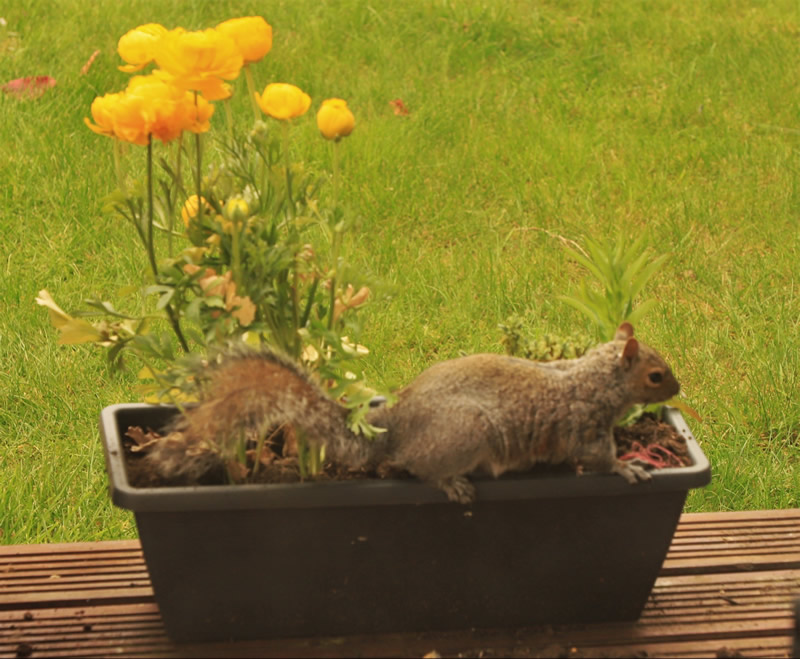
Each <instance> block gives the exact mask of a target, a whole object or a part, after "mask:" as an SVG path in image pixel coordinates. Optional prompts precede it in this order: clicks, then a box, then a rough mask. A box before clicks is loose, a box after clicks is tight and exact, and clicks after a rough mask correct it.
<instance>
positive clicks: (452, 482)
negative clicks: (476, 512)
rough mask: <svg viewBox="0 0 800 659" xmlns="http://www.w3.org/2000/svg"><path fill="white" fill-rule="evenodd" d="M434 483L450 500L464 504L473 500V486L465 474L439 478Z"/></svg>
mask: <svg viewBox="0 0 800 659" xmlns="http://www.w3.org/2000/svg"><path fill="white" fill-rule="evenodd" d="M435 485H436V487H438V488H439V489H440V490H442V491H443V492H444V493H445V494H446V495H447V498H448V499H449V500H450V501H455V502H456V503H465V504H466V503H472V502H473V501H475V486H474V485H473V484H472V483H470V482H469V480H468V479H467V477H466V476H451V477H449V478H441V479H439V480H438V481H436V483H435Z"/></svg>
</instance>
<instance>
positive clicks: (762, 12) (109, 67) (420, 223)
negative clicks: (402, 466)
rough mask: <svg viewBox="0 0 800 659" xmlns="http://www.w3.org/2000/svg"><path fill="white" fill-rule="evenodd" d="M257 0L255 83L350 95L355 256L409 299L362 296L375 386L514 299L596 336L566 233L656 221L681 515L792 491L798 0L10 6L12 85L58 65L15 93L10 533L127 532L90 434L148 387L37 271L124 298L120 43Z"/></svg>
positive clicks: (796, 372) (8, 71)
mask: <svg viewBox="0 0 800 659" xmlns="http://www.w3.org/2000/svg"><path fill="white" fill-rule="evenodd" d="M265 7H268V9H265ZM263 11H269V14H265V18H266V19H267V20H268V21H269V22H270V23H271V24H272V25H273V27H274V30H275V38H274V47H273V51H272V53H271V54H270V55H268V57H267V59H266V60H265V61H264V62H263V63H262V64H260V65H259V66H258V68H257V69H256V72H255V74H256V78H257V81H258V82H259V84H260V85H261V86H263V85H264V84H266V82H269V81H286V82H293V83H295V84H297V85H299V86H300V87H302V88H303V89H304V90H305V91H307V92H308V93H309V94H310V95H311V96H312V98H313V99H314V105H313V107H312V112H313V111H315V110H316V108H317V107H318V104H319V102H320V101H321V100H322V99H323V98H327V97H330V96H340V97H342V98H345V99H347V100H348V103H349V105H350V106H351V108H352V109H353V110H354V112H355V114H356V118H357V122H358V123H357V128H356V131H355V132H354V134H353V135H352V136H351V137H350V138H348V139H347V141H346V144H345V146H346V148H345V149H344V151H345V158H344V162H343V173H344V177H345V181H344V185H343V191H342V197H343V198H344V199H345V201H346V203H347V204H348V205H349V207H350V209H351V212H352V214H353V216H354V217H356V218H357V226H358V229H359V230H358V233H357V234H356V236H355V238H354V240H353V241H352V243H351V245H350V249H351V250H352V253H353V261H355V263H357V264H358V265H359V266H360V267H362V268H365V269H368V270H369V271H370V272H373V273H375V274H377V275H378V276H380V277H382V278H383V279H384V280H385V281H386V282H387V283H388V284H390V286H391V288H392V290H393V291H394V298H393V299H392V300H391V301H389V302H385V303H381V304H375V305H373V306H372V307H371V309H370V310H369V312H368V313H367V328H366V332H365V335H364V336H363V340H364V342H366V343H367V344H368V345H369V347H370V348H371V351H372V353H371V355H370V357H369V373H370V376H371V378H372V379H373V380H374V381H375V382H381V383H386V384H389V385H391V386H398V385H400V384H402V383H405V382H407V381H409V380H410V379H411V378H412V377H413V376H414V375H415V374H416V373H418V372H419V371H420V370H422V369H423V368H425V367H426V366H427V365H429V364H431V363H432V362H434V361H437V360H441V359H445V358H449V357H453V356H455V355H457V354H458V353H459V352H460V351H467V352H475V351H481V350H489V351H499V350H500V349H501V348H500V344H499V341H500V332H499V331H498V330H497V324H498V323H499V322H502V321H503V320H504V319H505V318H507V317H508V316H509V315H510V314H511V313H515V312H519V313H523V312H527V313H528V315H529V318H530V320H531V322H532V324H533V325H534V326H535V327H536V328H537V329H540V330H541V331H545V332H555V333H564V334H568V333H570V332H573V331H581V330H585V329H586V328H585V323H584V320H583V318H581V317H580V316H579V315H578V314H577V313H576V312H574V311H573V310H571V309H570V308H569V307H567V306H566V305H565V304H564V303H563V302H560V301H559V300H558V295H559V294H561V293H565V292H570V291H572V290H573V287H574V286H575V284H576V282H577V281H578V279H579V278H580V277H581V276H583V273H582V271H581V270H580V268H579V267H578V266H576V265H575V264H574V263H572V262H570V261H569V260H568V259H567V258H566V257H565V254H564V253H563V251H562V250H561V248H560V246H559V240H558V238H557V236H563V237H564V238H567V239H571V240H577V241H578V242H580V241H581V240H582V239H583V238H584V237H589V236H591V237H594V238H597V239H600V240H603V239H606V238H609V237H613V236H615V235H616V233H617V232H618V231H619V230H620V229H621V230H623V231H624V232H625V233H626V234H627V235H629V236H637V235H639V234H640V233H642V232H645V233H647V234H648V236H649V238H650V240H651V245H652V246H653V248H652V249H653V253H654V254H655V253H656V252H659V253H660V252H669V253H670V254H671V258H670V259H669V261H668V263H667V265H666V267H665V269H664V270H663V271H662V272H661V274H660V275H658V276H657V277H656V278H655V279H654V280H653V282H652V283H651V284H650V285H649V286H648V290H647V295H648V296H654V297H657V298H658V299H659V300H660V302H661V304H660V305H659V307H658V308H657V310H656V311H654V312H652V313H651V315H650V316H648V317H647V318H646V319H645V321H644V323H642V324H641V326H640V327H637V334H639V335H640V336H641V337H642V338H643V339H644V340H646V341H647V342H648V343H650V344H652V345H653V346H655V347H657V348H658V349H659V350H660V351H662V352H663V353H664V355H665V356H667V358H668V360H669V361H670V362H671V364H672V365H673V367H674V370H675V371H676V373H677V375H678V377H679V379H680V380H681V382H682V384H683V389H684V391H685V392H686V394H687V395H688V401H689V403H690V404H691V405H693V406H694V407H695V408H696V409H697V410H698V411H699V412H700V414H701V415H702V416H703V418H704V422H703V423H702V424H699V423H696V422H693V423H692V427H693V430H694V431H695V434H696V436H697V437H698V439H699V441H700V442H701V444H702V446H703V449H704V451H705V452H706V454H707V455H708V456H709V458H710V460H711V462H712V466H713V470H714V480H713V483H712V484H711V485H710V486H709V487H707V488H704V489H702V490H700V491H693V492H692V494H691V495H690V498H689V503H688V509H689V510H694V511H698V510H729V509H735V510H739V509H759V508H782V507H792V506H795V507H796V506H798V505H800V494H799V493H800V475H799V474H800V469H799V468H798V457H799V456H800V406H799V405H798V400H800V391H799V390H798V388H799V387H800V356H799V355H800V329H799V327H798V325H799V323H800V291H798V286H799V285H800V284H798V281H800V239H799V238H798V213H799V212H800V190H798V185H797V182H798V180H800V178H799V177H798V168H800V93H798V88H800V84H799V83H800V80H799V78H800V43H799V42H798V36H799V35H800V8H798V6H797V4H796V3H793V2H788V1H777V2H771V3H765V2H724V3H723V2H700V3H677V4H676V3H671V2H666V1H652V2H622V1H615V2H605V3H597V2H578V1H576V2H569V3H565V2H541V3H529V2H521V1H520V2H506V3H499V2H494V1H492V0H482V1H481V0H462V1H459V2H446V1H441V0H412V1H410V2H405V3H365V2H354V1H346V0H342V1H339V2H318V1H317V0H314V1H312V0H292V1H286V2H275V3H269V5H264V4H263V3H256V2H247V1H242V2H235V1H233V0H227V1H223V2H217V3H205V2H199V1H198V2H179V1H175V2H170V3H164V2H156V1H155V0H140V1H138V2H136V3H132V4H131V6H130V7H129V8H126V10H125V11H124V12H121V11H120V10H119V3H117V2H114V1H112V0H97V1H95V2H91V3H87V2H77V1H75V0H60V1H57V2H44V1H43V0H27V1H26V0H17V1H16V2H15V3H13V4H12V6H10V7H6V8H3V9H2V12H5V13H4V14H3V17H4V18H5V19H6V21H7V22H8V28H7V29H8V30H11V31H13V32H15V33H17V34H18V35H19V38H18V40H15V41H10V40H8V39H7V35H5V36H3V35H2V34H0V82H5V81H7V80H10V79H13V78H17V77H22V76H27V75H44V74H48V75H51V76H53V77H54V78H56V79H57V81H58V85H57V87H55V88H54V89H52V90H50V91H49V92H48V93H47V94H45V95H44V96H43V97H42V98H41V99H38V100H36V101H17V100H14V99H12V98H9V97H6V96H5V95H0V181H2V184H0V218H1V220H0V245H2V259H0V270H1V271H2V277H1V278H0V314H2V321H0V360H1V361H0V363H2V365H3V367H2V369H0V478H1V479H2V480H1V482H2V486H0V543H22V542H56V541H68V540H94V539H101V538H121V537H133V536H134V535H135V527H134V525H133V522H132V518H131V517H130V516H129V514H128V513H126V512H124V511H120V510H117V509H115V508H113V507H112V506H111V504H110V502H109V500H108V497H107V495H106V493H105V487H106V479H105V472H104V466H103V458H102V450H101V448H100V444H99V439H98V432H97V429H96V424H97V416H98V412H99V410H100V409H101V408H102V407H103V406H105V405H108V404H111V403H115V402H122V401H132V400H136V399H137V398H138V395H137V393H136V390H135V385H136V382H135V377H134V376H133V375H131V374H130V373H127V374H122V375H121V376H116V377H113V378H111V377H110V376H109V374H108V373H107V371H106V369H105V366H104V365H103V363H102V360H101V356H100V355H99V354H92V353H91V352H90V351H89V350H87V349H86V348H83V347H59V346H57V345H56V335H55V332H54V330H53V329H52V328H51V327H50V325H49V323H48V320H47V315H46V313H44V311H42V310H41V309H40V308H37V307H36V306H35V304H34V302H33V300H34V297H35V296H36V293H37V291H38V290H40V289H41V288H47V289H48V290H49V291H50V292H51V293H52V294H53V296H54V297H55V298H56V300H57V301H59V303H61V304H62V306H64V307H65V308H66V309H68V310H69V309H73V308H77V307H78V306H79V305H80V301H81V300H82V299H83V298H85V297H90V296H92V297H94V296H96V297H102V298H104V299H114V298H115V295H116V293H115V292H116V291H117V289H118V288H120V287H121V286H122V285H124V284H126V283H128V282H129V281H136V280H137V278H138V277H139V274H138V273H140V272H141V271H143V269H144V265H145V264H144V262H143V260H142V256H141V254H139V253H138V252H136V251H134V250H132V249H131V248H130V247H131V245H132V244H133V233H132V229H131V228H130V227H128V226H126V225H124V224H122V223H121V221H120V220H118V219H117V218H115V217H113V216H111V215H108V214H106V213H104V212H103V211H102V201H101V200H102V197H103V195H105V194H106V193H107V192H109V191H110V190H111V189H112V187H113V185H114V175H113V165H112V159H111V150H110V142H109V141H108V140H106V139H104V138H100V137H98V136H95V135H94V134H93V133H91V132H90V131H89V130H88V129H86V127H85V126H84V125H83V117H84V116H87V115H88V112H89V105H90V103H91V101H92V99H93V98H94V97H95V96H96V95H99V94H103V93H106V92H108V91H116V90H118V89H120V88H122V87H123V86H124V85H125V81H126V76H125V74H122V73H120V72H119V71H117V70H116V65H117V64H118V63H119V62H118V58H117V57H116V54H115V47H116V40H117V39H118V37H119V36H121V35H122V34H123V33H124V32H125V31H127V30H128V29H130V28H132V27H135V26H136V25H138V24H141V23H145V22H151V21H157V22H161V23H162V24H164V25H166V26H168V27H172V26H175V25H183V26H185V27H187V28H202V27H208V26H212V25H214V24H215V23H217V22H219V21H221V20H223V19H225V18H228V17H232V16H238V15H248V14H251V13H260V12H263ZM95 49H99V50H100V51H101V54H100V56H99V57H98V59H97V60H96V62H95V64H94V66H93V67H92V69H91V71H90V72H89V74H88V75H87V76H81V75H80V74H79V71H80V68H81V66H82V65H83V64H84V62H85V61H86V60H87V59H88V57H89V56H90V55H91V54H92V52H93V51H94V50H95ZM240 83H241V84H242V86H243V81H240ZM395 98H401V99H402V100H403V102H404V103H405V104H406V106H407V107H408V108H409V109H410V114H409V116H407V117H398V116H395V115H394V113H393V112H392V108H391V107H390V105H389V101H391V100H392V99H395ZM237 100H238V101H239V102H241V103H242V105H241V106H240V107H239V109H238V111H239V114H240V115H241V117H242V120H243V121H246V120H247V119H249V109H248V107H247V106H246V105H245V104H244V102H243V99H241V98H239V99H237ZM222 118H223V117H222V113H221V112H220V116H219V117H216V118H215V120H214V122H215V125H216V126H222V122H221V120H222ZM294 133H295V137H296V141H295V149H296V152H297V153H298V154H302V155H303V156H304V157H305V158H306V159H307V160H308V161H309V162H321V163H325V162H326V159H327V157H328V152H327V150H326V145H325V144H324V142H323V140H321V139H320V138H319V137H318V135H317V134H316V128H315V127H314V126H313V114H312V113H309V115H308V116H307V117H306V118H304V120H303V121H301V122H299V127H298V128H297V129H296V130H295V131H294ZM136 155H137V152H136V151H135V150H134V151H133V152H132V154H131V156H132V157H134V158H135V157H136Z"/></svg>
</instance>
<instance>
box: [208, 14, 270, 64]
mask: <svg viewBox="0 0 800 659" xmlns="http://www.w3.org/2000/svg"><path fill="white" fill-rule="evenodd" d="M216 29H217V30H219V31H220V32H222V33H223V34H226V35H227V36H229V37H230V38H231V39H233V41H234V43H236V47H237V48H238V49H239V52H240V53H241V55H242V58H243V59H244V63H245V64H250V63H251V62H257V61H258V60H260V59H261V58H262V57H264V55H266V54H267V53H268V52H269V51H270V50H272V26H271V25H270V24H269V23H267V21H265V20H264V19H263V18H262V17H261V16H245V17H243V18H232V19H230V20H228V21H225V22H223V23H220V24H219V25H217V28H216Z"/></svg>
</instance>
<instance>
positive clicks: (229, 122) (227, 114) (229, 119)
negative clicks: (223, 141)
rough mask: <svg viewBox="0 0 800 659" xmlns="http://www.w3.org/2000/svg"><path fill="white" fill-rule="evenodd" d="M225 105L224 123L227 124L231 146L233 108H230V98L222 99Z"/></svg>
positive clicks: (231, 144)
mask: <svg viewBox="0 0 800 659" xmlns="http://www.w3.org/2000/svg"><path fill="white" fill-rule="evenodd" d="M223 105H224V107H225V123H226V124H227V125H228V142H229V143H230V146H231V147H233V110H231V99H230V98H226V99H225V100H224V101H223Z"/></svg>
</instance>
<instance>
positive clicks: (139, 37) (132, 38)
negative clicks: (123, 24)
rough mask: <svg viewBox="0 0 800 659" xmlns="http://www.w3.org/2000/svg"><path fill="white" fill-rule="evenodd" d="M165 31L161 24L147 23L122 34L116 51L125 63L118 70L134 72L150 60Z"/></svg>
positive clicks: (152, 58) (153, 57) (153, 56)
mask: <svg viewBox="0 0 800 659" xmlns="http://www.w3.org/2000/svg"><path fill="white" fill-rule="evenodd" d="M166 32H167V28H165V27H164V26H163V25H159V24H158V23H147V24H145V25H140V26H139V27H136V28H134V29H132V30H131V31H130V32H127V33H126V34H124V35H123V36H122V38H121V39H120V40H119V43H118V44H117V52H118V53H119V56H120V57H121V58H122V59H124V60H125V61H126V62H127V64H126V65H124V66H120V67H119V70H120V71H125V73H135V72H136V71H140V70H141V69H143V68H144V67H145V66H147V65H148V64H149V63H150V62H152V61H153V60H154V59H155V50H156V47H157V44H158V41H159V39H160V38H161V37H162V35H164V34H166Z"/></svg>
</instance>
